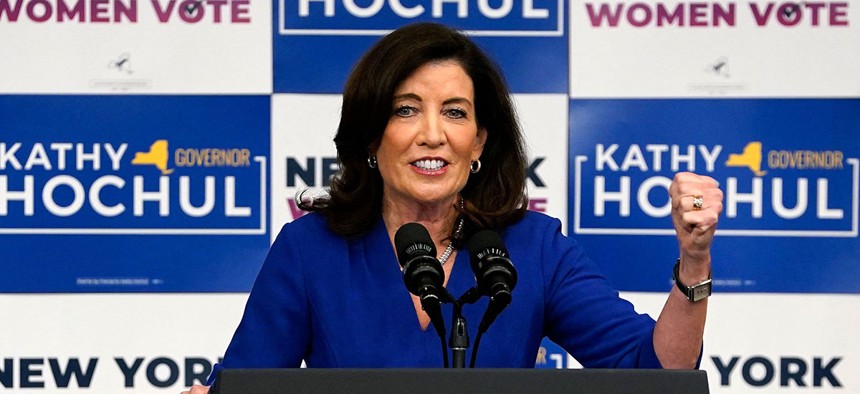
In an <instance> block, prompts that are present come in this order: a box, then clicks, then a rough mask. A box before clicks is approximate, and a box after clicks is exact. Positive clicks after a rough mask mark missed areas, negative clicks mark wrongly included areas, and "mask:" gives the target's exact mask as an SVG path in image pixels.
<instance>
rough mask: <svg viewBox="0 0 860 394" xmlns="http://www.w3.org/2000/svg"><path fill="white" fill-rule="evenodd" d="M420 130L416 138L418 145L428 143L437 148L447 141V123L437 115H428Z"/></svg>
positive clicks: (429, 145)
mask: <svg viewBox="0 0 860 394" xmlns="http://www.w3.org/2000/svg"><path fill="white" fill-rule="evenodd" d="M420 127H421V128H420V130H419V132H418V136H417V138H416V143H417V144H418V145H426V146H428V147H431V148H435V147H437V146H440V145H444V144H445V143H446V142H447V136H446V135H445V124H444V122H442V120H441V119H439V118H438V117H435V116H426V117H424V118H423V121H422V122H421V126H420Z"/></svg>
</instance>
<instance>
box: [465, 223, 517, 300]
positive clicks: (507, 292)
mask: <svg viewBox="0 0 860 394" xmlns="http://www.w3.org/2000/svg"><path fill="white" fill-rule="evenodd" d="M469 257H470V259H469V262H470V264H471V266H472V271H474V272H475V279H476V280H477V282H478V291H479V292H481V294H484V295H487V296H489V297H490V300H491V301H492V302H493V303H494V304H496V306H497V307H501V308H504V307H506V306H508V304H510V303H511V292H512V291H513V290H514V287H516V285H517V270H516V269H515V268H514V263H513V262H511V259H510V258H509V257H508V250H507V248H505V243H504V241H502V237H500V236H499V234H497V233H496V232H495V231H492V230H482V231H479V232H478V233H477V234H475V235H473V236H472V239H471V240H470V241H469Z"/></svg>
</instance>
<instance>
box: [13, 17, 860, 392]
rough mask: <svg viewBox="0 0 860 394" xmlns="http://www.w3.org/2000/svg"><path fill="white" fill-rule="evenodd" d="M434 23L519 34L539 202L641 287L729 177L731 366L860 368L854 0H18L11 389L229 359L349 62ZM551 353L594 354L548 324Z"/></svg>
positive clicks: (828, 379)
mask: <svg viewBox="0 0 860 394" xmlns="http://www.w3.org/2000/svg"><path fill="white" fill-rule="evenodd" d="M418 21H433V22H440V23H444V24H447V25H449V26H452V27H455V28H457V29H461V30H463V31H465V32H467V34H469V35H470V36H471V37H472V38H473V39H474V40H475V41H476V42H477V43H478V44H479V45H480V46H481V47H482V48H484V49H485V50H486V51H487V53H488V54H489V55H490V56H491V57H493V58H494V59H495V60H496V62H497V63H498V65H499V67H500V69H501V70H502V71H503V73H504V75H505V78H506V80H507V82H508V84H509V87H510V89H511V92H512V96H513V99H514V102H515V103H516V106H517V110H518V114H519V118H520V122H521V124H522V127H523V131H524V133H525V136H526V140H527V143H528V153H529V167H528V170H527V172H526V175H527V177H528V188H529V189H528V192H529V209H532V210H535V211H541V212H545V213H547V214H549V215H551V216H554V217H557V218H559V219H560V220H562V222H563V223H564V227H565V228H564V231H565V232H566V234H568V235H569V236H571V237H574V238H576V239H577V240H578V242H580V243H581V244H582V245H583V246H584V247H585V249H586V251H587V252H588V254H589V255H590V257H591V258H592V259H593V260H594V261H595V262H596V263H597V264H598V265H599V267H600V268H601V270H602V271H603V272H604V273H605V274H606V275H607V276H608V277H609V278H610V279H611V280H612V282H613V284H614V285H615V286H616V288H617V289H618V290H619V291H621V294H622V296H624V297H625V298H627V299H629V300H630V301H631V302H633V304H634V305H635V306H636V308H637V310H638V311H639V312H640V313H648V314H650V315H651V316H653V317H654V318H657V317H658V316H659V314H660V309H661V308H662V304H663V302H664V301H665V297H666V294H667V293H668V291H669V289H670V288H671V286H673V284H672V282H671V277H672V273H671V270H672V266H673V264H674V261H675V259H676V258H677V255H678V250H677V242H676V241H675V237H674V234H673V230H672V225H671V219H670V218H669V214H670V210H669V206H668V203H669V201H668V191H667V190H668V187H669V184H670V183H671V180H672V177H673V175H674V174H675V173H676V172H679V171H691V172H696V173H699V174H703V175H707V176H710V177H713V178H714V179H715V180H717V181H718V182H719V184H720V187H721V189H722V190H723V192H724V194H725V198H724V201H723V206H724V210H723V214H722V216H721V217H720V224H719V227H718V231H717V236H716V239H715V242H714V246H713V251H712V255H713V279H714V295H713V296H712V297H711V299H710V300H709V316H708V323H707V326H706V332H705V345H704V350H703V355H702V361H701V368H702V369H704V370H706V371H707V372H708V376H709V383H710V387H711V391H712V392H715V393H724V392H725V393H731V392H737V393H745V392H768V393H780V392H860V380H858V377H857V374H856V373H855V371H857V370H860V342H858V341H857V340H856V334H855V333H854V331H855V330H854V329H853V327H856V326H858V325H860V312H858V311H860V295H858V293H860V285H858V283H860V241H858V210H860V203H858V195H860V192H858V186H860V164H858V159H860V76H858V74H857V73H856V68H857V65H858V64H860V51H857V48H860V10H858V5H857V4H855V3H854V2H851V1H828V2H824V1H821V2H816V1H806V2H788V1H787V2H773V1H747V2H736V1H710V2H693V1H678V0H667V1H659V2H635V1H629V0H622V1H613V2H601V1H580V0H523V1H513V0H442V1H438V0H408V1H407V0H273V1H271V2H269V1H262V0H261V1H251V0H181V1H180V0H151V1H135V0H0V272H2V273H3V274H2V275H0V310H3V311H4V312H5V313H4V316H6V318H4V319H3V323H2V324H0V387H2V389H3V390H9V391H12V392H17V391H28V392H56V391H59V390H61V391H63V392H69V393H116V392H140V393H150V392H177V391H180V390H181V389H182V388H183V387H187V386H189V385H191V384H194V383H199V382H201V381H203V380H205V377H206V376H207V375H208V374H209V372H210V371H211V368H212V365H213V364H214V363H215V362H217V361H218V359H219V357H221V356H222V355H223V352H224V349H225V348H226V345H227V343H228V342H229V339H230V336H231V334H232V332H233V330H234V329H235V326H236V324H237V323H238V320H239V318H240V317H241V313H242V307H243V304H244V302H245V300H246V298H247V292H248V291H249V290H250V288H251V286H252V284H253V281H254V278H255V276H256V274H257V271H258V269H259V267H260V264H261V263H262V260H263V259H264V257H265V254H266V252H267V249H268V246H269V245H270V242H271V241H272V240H273V239H274V237H275V236H276V235H277V232H278V231H279V229H280V228H281V226H283V224H284V223H287V222H289V221H291V220H293V219H295V218H297V217H298V216H300V215H302V214H303V212H302V211H301V210H299V209H298V208H297V206H296V204H295V197H296V193H298V192H300V191H302V190H308V192H309V193H321V192H324V191H325V188H326V187H327V186H328V182H329V178H330V177H331V175H332V174H334V173H335V172H336V171H337V162H336V159H335V150H334V146H333V143H332V138H333V136H334V133H335V131H336V127H337V124H338V119H339V112H340V104H341V100H342V98H341V91H342V87H343V83H344V81H345V79H346V77H347V75H348V74H349V72H350V71H351V69H352V67H353V65H354V64H355V62H356V61H357V60H358V59H359V58H360V56H361V55H362V54H363V53H364V52H365V51H366V50H367V49H368V48H369V47H370V45H372V44H373V43H374V42H376V41H377V40H378V39H379V38H380V37H381V36H382V35H384V34H387V32H389V31H391V30H393V29H396V28H397V27H399V26H402V25H404V24H407V23H412V22H418ZM514 263H515V264H516V261H514ZM514 296H516V295H515V293H514ZM535 366H536V367H538V368H577V367H579V364H578V363H577V361H576V360H575V359H574V358H572V357H570V356H569V355H567V354H566V353H565V352H564V351H563V349H561V348H559V347H558V346H557V345H555V344H553V343H551V342H549V341H545V342H544V344H543V346H542V347H541V349H540V350H539V352H538V353H537V354H536V355H535Z"/></svg>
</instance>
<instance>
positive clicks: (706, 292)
mask: <svg viewBox="0 0 860 394" xmlns="http://www.w3.org/2000/svg"><path fill="white" fill-rule="evenodd" d="M710 295H711V280H710V279H708V280H706V281H704V282H702V283H699V284H696V285H695V286H693V287H691V288H690V296H691V297H690V298H691V301H693V302H696V301H700V300H704V299H705V298H708V296H710Z"/></svg>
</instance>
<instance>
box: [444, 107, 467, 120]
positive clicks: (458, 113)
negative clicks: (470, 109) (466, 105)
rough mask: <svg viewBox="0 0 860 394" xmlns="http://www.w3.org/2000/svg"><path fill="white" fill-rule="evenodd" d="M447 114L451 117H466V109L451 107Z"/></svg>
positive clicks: (446, 111)
mask: <svg viewBox="0 0 860 394" xmlns="http://www.w3.org/2000/svg"><path fill="white" fill-rule="evenodd" d="M445 116H447V117H449V118H451V119H465V118H466V111H464V110H462V109H459V108H451V109H448V110H445Z"/></svg>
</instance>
